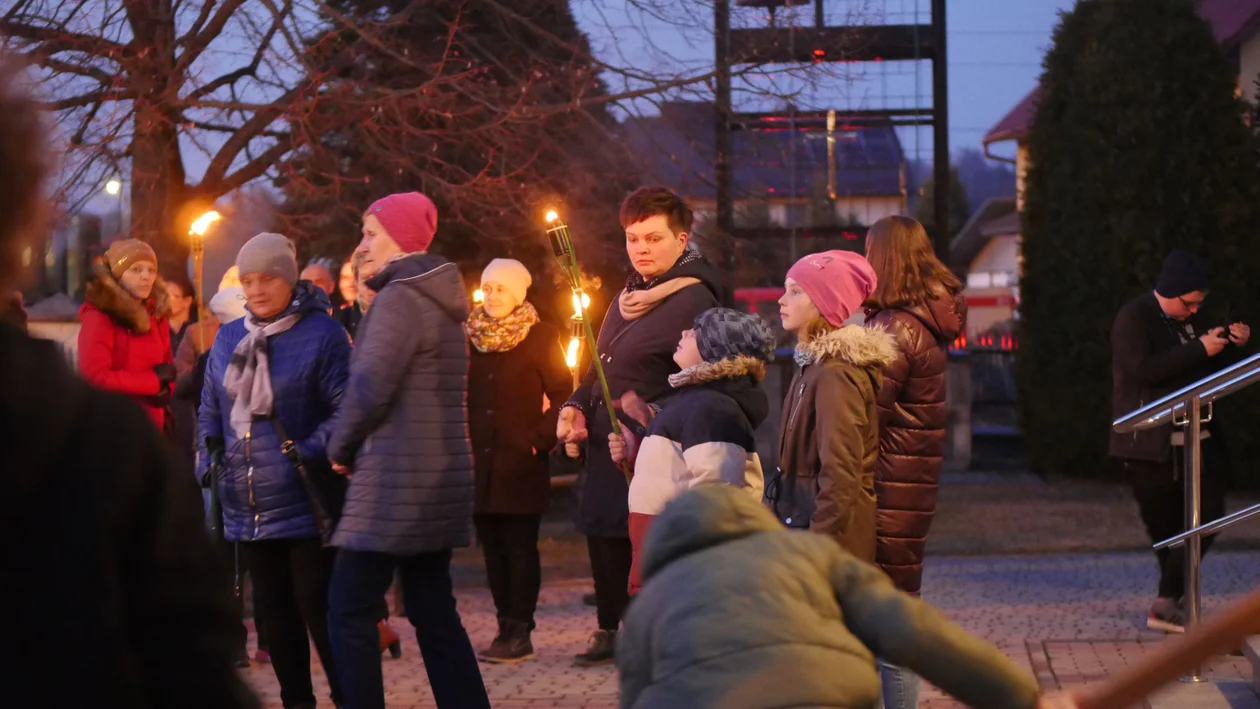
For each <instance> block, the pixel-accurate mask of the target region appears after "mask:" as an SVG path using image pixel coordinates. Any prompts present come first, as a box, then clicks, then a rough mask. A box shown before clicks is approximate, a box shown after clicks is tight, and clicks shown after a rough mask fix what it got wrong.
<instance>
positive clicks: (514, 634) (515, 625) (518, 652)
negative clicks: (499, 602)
mask: <svg viewBox="0 0 1260 709" xmlns="http://www.w3.org/2000/svg"><path fill="white" fill-rule="evenodd" d="M529 636H530V632H529V624H527V623H521V622H518V621H514V620H504V621H500V623H499V634H498V635H497V636H496V637H495V638H494V642H492V643H490V647H488V648H486V649H485V650H483V651H481V653H480V654H479V655H478V656H477V657H478V658H480V659H481V660H484V661H485V662H491V663H494V664H501V665H507V664H515V663H517V662H524V661H526V660H529V659H532V658H533V657H534V644H533V643H532V642H531V641H530V637H529Z"/></svg>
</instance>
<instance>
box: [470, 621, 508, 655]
mask: <svg viewBox="0 0 1260 709" xmlns="http://www.w3.org/2000/svg"><path fill="white" fill-rule="evenodd" d="M507 622H508V621H507V619H506V618H499V632H497V633H495V634H494V640H491V641H490V647H488V648H486V649H484V650H482V651H481V652H478V653H477V659H478V660H482V661H483V662H494V660H493V659H491V658H493V657H495V656H497V655H499V654H500V653H502V652H503V641H504V637H505V634H506V627H505V626H506V624H507Z"/></svg>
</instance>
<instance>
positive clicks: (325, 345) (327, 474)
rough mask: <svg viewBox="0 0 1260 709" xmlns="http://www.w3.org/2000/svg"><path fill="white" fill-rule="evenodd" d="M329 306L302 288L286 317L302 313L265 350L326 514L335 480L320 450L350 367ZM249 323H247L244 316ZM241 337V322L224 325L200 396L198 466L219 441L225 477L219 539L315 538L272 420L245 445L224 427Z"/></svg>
mask: <svg viewBox="0 0 1260 709" xmlns="http://www.w3.org/2000/svg"><path fill="white" fill-rule="evenodd" d="M328 307H329V306H328V300H327V297H326V296H324V294H323V292H322V291H320V290H319V289H318V288H314V287H311V286H309V285H308V284H307V283H306V282H305V281H302V282H299V283H298V285H297V287H296V288H295V289H294V299H293V303H292V305H290V307H289V309H288V310H287V311H285V314H288V313H292V312H300V313H302V319H301V320H299V321H298V322H297V323H296V324H295V325H294V326H293V327H292V328H290V329H288V330H286V331H285V332H282V333H280V334H279V335H275V336H274V337H272V338H271V339H270V341H269V342H268V343H267V344H268V348H267V351H268V357H269V364H270V366H271V386H272V389H273V390H274V391H275V414H276V416H277V417H279V419H280V422H281V423H282V424H284V429H285V433H287V434H288V435H289V436H290V437H292V438H293V440H294V441H295V442H296V444H297V449H298V454H299V455H300V456H301V458H302V461H303V463H304V464H305V466H306V468H307V471H308V472H309V473H311V475H312V477H314V478H315V479H316V480H318V481H319V482H320V485H321V487H322V488H326V489H325V490H324V492H325V496H324V504H325V506H327V507H329V508H330V510H329V511H330V512H335V510H336V509H337V508H338V507H339V506H340V500H338V499H336V498H337V496H338V494H337V489H336V488H337V486H338V480H337V476H336V475H334V474H333V472H332V470H331V467H330V466H329V464H328V456H327V454H326V453H325V447H326V445H327V442H328V437H329V435H331V433H332V431H333V429H334V427H335V426H336V423H337V419H336V416H335V414H336V411H337V405H338V402H339V401H340V399H341V393H342V390H343V388H344V387H345V384H346V377H347V376H348V372H349V368H350V341H349V339H348V338H347V336H346V331H345V330H343V329H342V327H341V325H339V324H337V321H336V320H334V319H333V318H332V317H331V316H330V315H329V314H328ZM246 317H252V316H249V315H247V316H246ZM244 338H245V319H244V318H242V319H240V320H237V321H235V322H232V323H228V324H227V325H224V326H223V327H222V328H221V329H220V330H219V336H218V337H217V338H216V339H215V341H214V347H213V348H211V350H210V356H209V359H208V361H207V363H206V382H205V388H204V389H203V390H202V396H201V413H200V416H199V419H200V427H199V431H200V435H199V437H198V438H199V440H198V445H199V447H200V449H201V457H200V460H201V467H202V469H203V470H202V471H200V472H204V468H205V464H206V461H207V455H206V440H207V439H212V438H222V439H223V440H224V446H225V449H226V451H227V472H226V474H225V475H224V476H223V478H222V479H221V480H220V481H219V500H220V502H221V504H222V505H223V534H224V537H225V538H226V539H227V540H228V541H233V542H252V541H259V540H262V539H309V538H313V537H317V536H319V532H318V530H317V529H316V527H315V520H314V517H313V516H312V514H311V505H310V500H309V498H308V497H307V493H306V490H305V488H304V487H303V486H302V479H301V477H300V475H299V474H298V471H297V468H296V467H295V466H294V465H293V464H292V463H291V462H290V461H289V460H288V458H286V457H285V456H284V454H283V453H282V452H281V450H280V443H281V441H280V440H279V437H278V436H277V435H276V432H275V429H273V428H272V425H271V422H270V421H265V420H264V421H256V422H255V423H254V427H253V432H252V434H251V435H250V440H248V441H246V440H244V439H242V438H238V437H237V435H236V433H235V432H234V431H233V430H232V427H231V424H230V423H229V417H230V414H231V412H232V399H231V397H229V396H228V393H227V390H226V389H225V388H224V386H223V376H224V374H225V373H226V371H227V367H228V361H229V360H230V359H231V358H232V353H233V352H234V351H235V350H236V346H237V344H238V343H239V342H240V341H241V340H242V339H244Z"/></svg>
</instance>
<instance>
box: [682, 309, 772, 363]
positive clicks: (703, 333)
mask: <svg viewBox="0 0 1260 709" xmlns="http://www.w3.org/2000/svg"><path fill="white" fill-rule="evenodd" d="M692 329H693V330H694V331H695V333H696V348H697V349H699V350H700V356H701V357H703V358H704V361H706V362H720V361H722V360H724V359H730V358H732V357H741V356H743V357H755V358H757V359H759V360H761V361H762V362H772V361H774V333H773V332H772V331H771V330H770V326H769V325H767V324H766V321H765V320H762V319H761V317H759V316H757V315H753V314H750V313H745V312H741V311H739V310H731V309H730V308H710V309H708V310H706V311H704V312H703V313H700V314H699V315H697V316H696V319H695V322H694V323H693V324H692Z"/></svg>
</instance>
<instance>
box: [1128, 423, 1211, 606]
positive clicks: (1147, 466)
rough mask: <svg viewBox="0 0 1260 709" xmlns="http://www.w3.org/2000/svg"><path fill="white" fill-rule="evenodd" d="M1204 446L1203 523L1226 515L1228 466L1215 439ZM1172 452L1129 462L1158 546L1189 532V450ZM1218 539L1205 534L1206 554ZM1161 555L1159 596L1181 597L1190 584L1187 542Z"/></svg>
mask: <svg viewBox="0 0 1260 709" xmlns="http://www.w3.org/2000/svg"><path fill="white" fill-rule="evenodd" d="M1203 444H1204V445H1203V466H1202V472H1201V474H1200V477H1199V490H1200V492H1199V503H1200V504H1199V513H1200V519H1201V521H1202V522H1203V523H1207V522H1211V521H1212V520H1214V519H1219V518H1220V517H1222V516H1224V514H1225V469H1224V468H1223V467H1222V466H1223V463H1224V458H1223V456H1222V455H1221V453H1220V450H1219V446H1218V445H1215V444H1214V443H1213V442H1212V440H1211V439H1208V440H1206V441H1204V442H1203ZM1172 453H1173V454H1172V457H1171V458H1170V459H1169V460H1168V461H1166V462H1164V463H1150V462H1146V461H1136V460H1130V461H1125V464H1124V467H1125V472H1126V473H1127V474H1128V476H1129V482H1130V484H1131V485H1132V486H1133V497H1134V498H1136V499H1137V503H1138V509H1139V510H1140V511H1141V513H1142V522H1143V523H1144V524H1145V525H1146V533H1147V534H1148V535H1149V536H1150V539H1151V543H1152V544H1154V543H1155V542H1159V541H1163V540H1165V539H1168V538H1169V537H1175V536H1176V535H1178V534H1181V533H1182V532H1184V531H1186V524H1185V515H1186V502H1185V500H1186V479H1185V475H1184V473H1183V469H1184V468H1185V463H1184V455H1185V452H1184V451H1183V450H1182V449H1181V448H1180V447H1174V448H1173V452H1172ZM1214 539H1215V535H1210V536H1206V537H1203V538H1202V543H1201V547H1200V548H1201V551H1202V554H1203V555H1206V554H1207V552H1208V549H1211V548H1212V542H1213V540H1214ZM1155 557H1156V558H1157V559H1158V560H1159V597H1160V598H1181V597H1182V595H1184V594H1185V588H1186V545H1184V544H1182V545H1180V546H1176V547H1172V548H1171V549H1159V550H1157V551H1156V552H1155Z"/></svg>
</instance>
